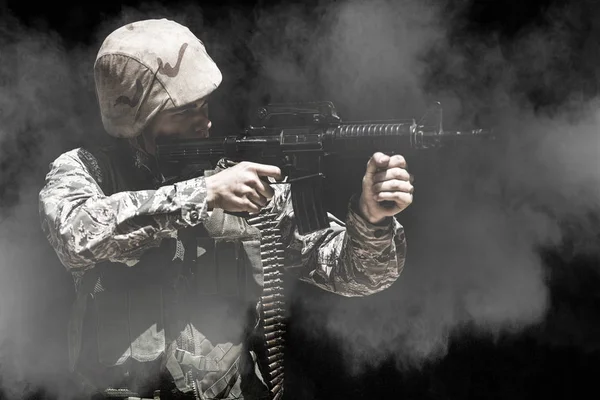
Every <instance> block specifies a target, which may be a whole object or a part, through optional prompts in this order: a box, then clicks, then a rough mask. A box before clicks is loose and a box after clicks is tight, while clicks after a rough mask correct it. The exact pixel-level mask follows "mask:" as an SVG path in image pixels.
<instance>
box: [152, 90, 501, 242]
mask: <svg viewBox="0 0 600 400" xmlns="http://www.w3.org/2000/svg"><path fill="white" fill-rule="evenodd" d="M430 111H431V110H430ZM430 111H429V112H430ZM434 111H435V114H436V115H435V118H434V122H433V123H431V124H428V123H427V122H426V121H427V120H428V118H427V116H428V113H429V112H428V113H426V115H425V116H424V117H423V118H422V119H421V120H420V121H419V122H416V121H415V120H414V119H410V120H393V121H361V122H343V121H342V120H341V118H340V117H339V116H338V114H337V111H336V109H335V107H334V105H333V103H331V102H328V101H324V102H313V103H302V104H269V105H267V106H264V107H260V108H259V110H258V115H257V116H258V119H257V121H258V122H257V123H256V124H252V125H251V126H249V127H248V128H246V129H245V130H244V131H243V132H242V133H241V134H239V135H236V136H227V137H216V138H205V139H162V141H159V142H157V148H156V156H157V159H158V163H159V166H160V168H161V171H163V174H164V175H165V176H168V177H180V178H183V177H191V176H192V175H196V176H197V175H198V174H199V173H200V172H201V171H204V170H210V169H214V168H215V166H216V164H217V162H218V161H219V160H220V159H222V158H227V159H229V160H231V161H234V162H241V161H251V162H256V163H261V164H270V165H275V166H277V167H279V168H280V169H281V171H282V174H283V175H284V176H285V180H284V182H283V183H288V184H291V194H292V203H293V207H294V214H295V217H296V220H297V224H298V230H299V232H300V233H301V234H305V233H309V232H313V231H315V230H319V229H324V228H327V227H328V226H329V223H328V220H327V211H326V210H325V208H324V206H323V197H322V196H323V182H324V179H325V175H324V174H323V164H324V163H323V161H324V158H325V157H328V156H332V155H342V156H370V155H371V154H373V153H374V152H376V151H381V152H383V153H385V154H388V155H392V154H398V153H401V152H405V151H406V150H408V149H429V148H437V147H440V146H447V145H455V144H457V143H460V142H463V141H465V140H470V139H473V138H474V137H481V138H493V135H492V132H491V131H490V130H487V129H475V130H468V131H452V132H449V131H444V130H443V128H442V108H441V105H440V104H439V103H436V105H435V108H434Z"/></svg>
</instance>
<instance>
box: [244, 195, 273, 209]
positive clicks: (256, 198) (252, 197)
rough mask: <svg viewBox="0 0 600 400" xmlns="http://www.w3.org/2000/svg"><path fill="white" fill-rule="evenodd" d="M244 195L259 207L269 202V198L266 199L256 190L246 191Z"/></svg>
mask: <svg viewBox="0 0 600 400" xmlns="http://www.w3.org/2000/svg"><path fill="white" fill-rule="evenodd" d="M246 197H247V198H248V200H250V201H251V202H252V203H253V204H254V205H256V206H258V207H259V208H263V207H264V206H266V205H267V203H268V202H269V200H267V198H266V197H265V196H263V195H261V194H259V193H257V192H251V193H248V194H247V195H246Z"/></svg>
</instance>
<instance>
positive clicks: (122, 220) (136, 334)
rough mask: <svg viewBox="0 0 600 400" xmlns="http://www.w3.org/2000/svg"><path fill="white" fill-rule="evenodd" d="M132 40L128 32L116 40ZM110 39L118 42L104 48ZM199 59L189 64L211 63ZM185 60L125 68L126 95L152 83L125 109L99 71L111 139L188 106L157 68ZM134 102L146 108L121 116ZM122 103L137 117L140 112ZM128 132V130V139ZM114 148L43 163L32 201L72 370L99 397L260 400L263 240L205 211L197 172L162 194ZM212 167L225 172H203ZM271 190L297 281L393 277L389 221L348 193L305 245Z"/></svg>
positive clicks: (287, 200) (344, 289)
mask: <svg viewBox="0 0 600 400" xmlns="http://www.w3.org/2000/svg"><path fill="white" fill-rule="evenodd" d="M152 24H158V25H160V26H162V25H164V24H166V25H167V27H168V29H171V28H173V27H174V28H173V29H176V30H177V29H181V26H179V25H177V24H175V23H173V22H171V21H166V20H149V21H140V22H138V23H135V24H133V25H135V27H141V30H143V29H145V28H147V27H148V26H150V28H152V26H151V25H152ZM133 30H134V29H133V28H132V27H131V26H129V25H128V26H127V27H123V28H121V29H120V30H119V31H117V32H125V33H126V34H127V32H126V31H129V32H131V31H133ZM148 30H149V31H152V29H148ZM188 32H189V31H188ZM190 34H191V33H190ZM159 36H160V35H159ZM165 37H168V35H164V36H161V38H162V39H163V40H167V39H168V38H167V39H165ZM130 39H131V38H130ZM133 39H135V37H134V38H133ZM133 39H131V40H130V43H133V44H132V46H133V45H135V40H133ZM111 40H114V36H113V37H112V38H111V37H110V36H109V38H108V39H107V41H106V42H105V45H103V50H106V43H107V42H108V43H109V44H110V41H111ZM196 40H197V39H196ZM167 41H168V40H167ZM184 47H185V46H181V47H180V49H183V50H184V52H185V50H186V49H185V48H184ZM191 47H193V46H191V45H190V46H188V50H193V49H190V48H191ZM103 50H101V52H100V55H99V58H100V57H101V54H102V51H103ZM202 50H203V46H202V48H201V49H200V51H199V53H198V52H197V54H200V56H202V57H205V60H206V57H208V55H207V54H206V53H203V54H202ZM117 53H119V52H113V53H111V54H112V55H111V54H109V57H123V55H122V54H124V51H121V52H120V53H119V54H117ZM104 54H108V52H105V53H104ZM114 54H117V55H116V56H115V55H114ZM182 54H183V53H182V51H181V50H180V52H179V58H178V61H177V63H176V65H175V67H173V66H172V65H170V64H168V63H165V62H164V61H163V60H162V59H161V58H160V57H158V60H159V62H158V63H157V65H158V69H156V68H155V70H154V72H153V73H150V74H148V76H149V77H148V78H147V80H148V82H142V87H141V89H140V86H139V84H137V82H139V81H140V78H136V77H139V74H136V73H132V72H131V71H129V72H128V71H125V70H127V69H128V68H133V67H132V65H131V63H130V62H129V63H125V67H124V70H123V71H125V72H124V73H123V74H122V76H124V78H123V79H124V80H125V81H127V80H129V81H130V82H132V83H131V85H129V89H127V90H133V91H135V92H136V93H138V92H139V91H140V90H141V91H143V92H148V90H147V89H148V88H149V87H150V88H152V89H151V90H150V91H151V92H154V93H153V94H152V95H144V94H142V95H139V93H138V95H136V94H134V95H129V96H128V97H127V99H128V100H124V99H123V96H125V95H124V94H121V95H118V93H119V92H116V90H117V89H116V88H118V86H119V85H117V84H115V83H112V82H109V83H108V84H107V83H106V82H103V78H102V77H98V74H97V76H96V82H97V85H98V86H100V85H108V86H109V89H110V90H108V92H112V94H111V96H112V98H111V97H110V96H109V97H106V96H107V95H106V91H105V92H102V93H101V91H100V90H99V96H98V97H99V101H100V105H101V111H102V115H103V121H104V124H105V127H106V128H107V131H108V132H109V133H110V134H112V135H113V136H117V137H124V138H127V137H134V136H135V135H134V134H132V133H131V132H139V129H142V127H143V126H144V123H141V122H139V121H140V119H146V122H147V120H150V119H151V118H152V116H153V115H155V114H156V110H157V109H166V108H169V107H173V106H176V105H178V104H185V103H186V102H188V101H192V100H194V99H193V98H192V96H191V95H187V97H186V96H182V97H181V96H180V98H179V99H174V98H172V97H169V96H167V95H164V93H162V92H161V91H160V90H159V89H160V87H162V88H163V89H164V88H165V87H167V88H169V85H168V84H164V83H161V82H162V81H160V82H159V83H160V85H158V86H157V85H156V81H157V76H158V75H159V73H160V70H161V68H162V69H165V66H168V67H169V68H168V69H167V70H168V72H169V73H170V75H174V73H173V70H174V69H176V68H181V69H185V68H186V67H185V64H184V63H181V56H182ZM152 56H153V57H155V58H156V55H152ZM208 59H209V58H208ZM209 60H210V59H209ZM142 61H143V60H142ZM210 61H211V62H212V60H210ZM97 64H98V63H97ZM145 64H146V66H147V63H145ZM114 65H120V66H122V65H123V63H120V64H110V66H111V68H112V70H111V71H109V72H111V73H113V72H114ZM188 67H189V66H188ZM101 68H102V66H100V67H98V66H97V71H98V70H99V69H101ZM211 68H212V66H210V67H209V68H208V69H206V68H205V71H204V72H205V73H204V74H203V75H202V74H200V75H201V77H202V79H200V81H199V82H200V83H198V84H197V85H196V86H195V87H193V86H194V85H193V82H192V83H190V82H189V81H187V82H185V83H184V84H181V83H179V84H180V85H181V87H179V88H178V87H177V85H175V86H171V87H170V89H171V90H168V91H167V92H168V94H169V95H170V96H173V94H174V93H175V92H177V90H181V91H184V90H195V92H196V93H200V96H193V97H196V98H198V97H202V96H204V95H206V94H207V93H209V92H210V91H211V90H213V89H214V87H216V86H217V85H218V82H220V74H217V73H216V72H215V70H214V69H211ZM109 69H110V68H109ZM157 70H158V72H156V71H157ZM217 71H218V70H217ZM99 74H100V75H101V74H102V73H99ZM175 75H176V74H175ZM179 75H181V73H180V74H179ZM170 77H171V76H170ZM170 77H169V78H170ZM211 77H212V78H211ZM215 77H216V78H215ZM144 79H145V78H144ZM211 79H213V80H212V84H207V83H206V82H207V81H208V82H209V83H210V82H211ZM133 82H135V83H133ZM215 82H216V84H215ZM121 85H122V86H124V87H127V85H123V84H121ZM153 85H154V86H153ZM202 85H204V86H202ZM211 85H212V86H211ZM159 86H160V87H159ZM190 86H192V88H191V89H190ZM181 88H184V89H181ZM103 93H104V94H103ZM161 93H162V94H161ZM129 94H130V93H129ZM117 95H118V96H117ZM103 96H105V97H103ZM119 96H120V97H119ZM136 96H138V97H140V96H141V98H142V99H143V100H142V101H140V98H138V99H137V100H138V101H137V104H136V105H135V107H134V106H130V104H132V100H131V99H132V98H134V100H135V97H136ZM152 96H154V98H152ZM161 96H162V97H161ZM115 98H116V99H117V101H115ZM107 99H108V100H107ZM111 99H112V100H111ZM118 99H121V100H118ZM182 99H183V100H182ZM148 103H152V106H149V105H148ZM111 106H112V108H111ZM119 107H121V108H123V107H130V108H132V109H135V110H136V112H135V113H134V114H135V116H134V117H132V116H131V113H129V114H127V113H126V112H123V111H119ZM108 109H110V110H109V111H107V110H108ZM115 109H116V110H115ZM111 113H112V114H111ZM133 125H136V126H137V128H136V129H134V130H132V131H128V129H132V128H131V126H133ZM122 127H125V128H122ZM122 142H123V143H122V144H121V145H115V146H114V147H111V148H102V149H84V148H79V149H74V150H71V151H68V152H66V153H64V154H62V155H61V156H59V157H58V158H57V159H56V160H55V161H54V162H53V163H52V164H51V168H50V172H49V173H48V175H47V177H46V185H45V186H44V188H43V189H42V190H41V192H40V196H39V199H40V215H41V219H42V228H43V230H44V232H45V234H46V236H47V238H48V240H49V242H50V243H51V245H52V246H53V247H54V249H55V250H56V253H57V255H58V257H59V258H60V260H61V261H62V263H63V264H64V265H65V267H66V268H67V269H68V270H69V271H70V272H71V273H72V275H73V278H74V281H75V287H76V292H77V299H76V301H75V304H74V305H73V310H72V317H71V321H70V326H69V350H70V364H71V368H72V369H73V370H74V371H76V372H77V373H78V374H80V376H81V377H82V378H84V379H85V380H86V381H87V382H88V383H89V384H90V386H91V387H93V388H96V389H98V390H104V389H107V388H115V389H116V388H128V389H131V390H135V391H136V392H137V393H140V394H146V395H148V394H151V393H152V390H154V389H157V387H156V386H155V385H157V378H158V377H160V376H163V375H164V376H165V377H166V379H163V380H161V381H169V382H174V385H175V387H176V388H177V389H175V387H169V388H167V390H170V391H172V392H173V393H181V392H193V393H194V395H195V397H196V398H201V399H208V398H224V399H233V398H240V397H241V396H245V397H247V398H263V397H264V398H268V393H267V392H266V391H265V387H264V385H263V384H262V383H263V381H262V379H263V377H262V376H261V371H260V368H259V367H258V366H257V365H256V364H257V363H256V354H255V352H254V349H253V344H252V332H253V329H254V328H255V327H256V326H257V318H258V313H257V299H258V297H259V294H260V292H261V288H262V282H263V271H262V268H261V264H260V257H257V256H256V254H257V252H259V250H257V248H258V245H259V240H260V232H258V231H257V230H256V229H252V227H251V226H249V225H248V224H247V223H246V221H245V220H244V219H242V218H239V217H235V216H231V215H229V214H226V213H223V212H222V210H218V209H217V210H213V212H212V213H209V212H208V210H207V204H206V185H205V176H200V177H196V178H192V179H189V180H185V181H181V182H178V183H174V184H169V185H165V184H164V183H163V178H162V176H161V175H160V172H159V171H158V170H157V168H156V167H155V163H154V162H153V160H152V158H151V157H149V156H147V155H146V154H145V153H143V152H141V151H139V150H136V149H135V148H134V147H132V146H131V145H130V143H129V142H127V141H126V140H123V141H122ZM221 168H225V165H224V164H220V166H219V167H218V168H217V170H216V171H207V172H206V174H210V173H215V172H218V171H219V170H220V169H221ZM274 190H275V196H274V197H273V199H272V200H271V201H270V202H269V204H268V205H267V207H266V209H267V210H270V211H273V212H274V213H275V214H276V215H277V217H276V219H277V221H278V225H279V227H280V228H281V231H282V233H283V242H284V245H285V248H286V252H285V259H286V270H287V271H289V272H290V273H291V274H292V276H294V277H296V278H297V279H300V280H302V281H305V282H308V283H311V284H313V285H316V286H318V287H321V288H323V289H325V290H328V291H331V292H335V293H338V294H340V295H343V296H364V295H368V294H371V293H375V292H378V291H381V290H383V289H385V288H387V287H389V286H390V285H391V284H392V283H393V282H394V281H395V280H396V279H397V278H398V276H399V275H400V273H401V272H402V269H403V266H404V259H405V250H406V243H405V238H404V232H403V228H402V226H401V225H400V224H399V223H398V222H397V221H396V220H395V219H393V218H389V219H388V220H386V221H385V223H384V224H381V225H379V224H378V225H373V224H370V223H369V222H367V221H365V220H364V219H363V218H361V217H360V216H359V215H358V214H357V211H356V209H357V207H356V199H357V197H356V196H354V197H353V199H352V200H351V201H350V204H349V207H348V214H347V218H346V223H345V224H344V223H342V222H341V221H339V220H338V219H336V218H335V217H333V216H331V215H330V222H331V224H330V228H329V229H325V230H321V231H318V232H314V233H311V234H307V235H300V234H299V233H298V231H297V229H296V226H295V222H294V215H293V209H292V206H291V197H290V193H289V186H288V185H274Z"/></svg>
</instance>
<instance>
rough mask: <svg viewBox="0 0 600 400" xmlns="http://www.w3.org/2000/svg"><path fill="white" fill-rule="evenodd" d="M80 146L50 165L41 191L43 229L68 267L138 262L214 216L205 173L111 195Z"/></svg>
mask: <svg viewBox="0 0 600 400" xmlns="http://www.w3.org/2000/svg"><path fill="white" fill-rule="evenodd" d="M77 150H78V149H75V150H71V151H69V152H67V153H64V154H62V155H61V156H59V157H58V158H57V159H56V160H55V161H54V162H53V163H52V164H51V165H50V172H49V173H48V174H47V175H46V181H45V185H44V187H43V188H42V190H41V191H40V194H39V210H40V218H41V223H42V229H43V231H44V233H45V234H46V237H47V238H48V240H49V242H50V244H51V245H52V247H53V248H54V249H55V251H56V253H57V255H58V257H59V258H60V260H61V262H62V263H63V264H64V265H65V267H67V268H68V269H70V270H72V271H75V270H84V269H86V268H89V267H91V266H93V265H94V264H96V263H97V262H100V261H105V260H109V261H114V262H122V263H125V264H128V265H132V264H135V262H137V260H138V259H139V256H140V255H141V254H142V253H143V252H144V251H145V250H147V249H148V248H150V247H156V246H158V245H159V244H160V242H161V240H162V239H163V238H166V237H173V236H175V234H176V231H177V229H179V228H183V227H186V226H194V225H197V224H199V223H201V222H202V221H204V220H205V219H206V218H207V217H208V213H207V205H206V201H205V199H206V185H205V182H204V178H195V179H192V180H188V181H184V182H180V183H177V184H175V185H169V186H164V187H161V188H159V189H157V190H142V191H131V192H119V193H115V194H113V195H110V196H105V195H104V193H103V191H102V189H101V188H100V186H99V184H98V182H97V180H96V178H94V176H93V174H92V173H91V172H90V171H89V170H88V168H87V167H86V165H85V164H84V163H83V161H82V160H81V159H80V158H79V157H78V152H77Z"/></svg>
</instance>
